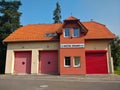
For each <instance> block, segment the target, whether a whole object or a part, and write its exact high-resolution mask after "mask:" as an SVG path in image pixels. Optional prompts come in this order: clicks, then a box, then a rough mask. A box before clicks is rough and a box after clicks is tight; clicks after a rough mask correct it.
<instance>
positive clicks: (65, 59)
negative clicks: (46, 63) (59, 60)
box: [64, 57, 71, 67]
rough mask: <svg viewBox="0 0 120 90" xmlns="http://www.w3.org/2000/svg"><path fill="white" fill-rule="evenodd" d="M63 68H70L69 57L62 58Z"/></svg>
mask: <svg viewBox="0 0 120 90" xmlns="http://www.w3.org/2000/svg"><path fill="white" fill-rule="evenodd" d="M64 66H65V67H70V66H71V61H70V57H65V58H64Z"/></svg>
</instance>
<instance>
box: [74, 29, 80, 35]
mask: <svg viewBox="0 0 120 90" xmlns="http://www.w3.org/2000/svg"><path fill="white" fill-rule="evenodd" d="M73 37H80V30H79V28H73Z"/></svg>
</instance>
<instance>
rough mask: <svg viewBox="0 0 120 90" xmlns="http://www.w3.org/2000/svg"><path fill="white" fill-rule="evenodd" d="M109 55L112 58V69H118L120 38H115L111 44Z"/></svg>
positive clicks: (119, 65)
mask: <svg viewBox="0 0 120 90" xmlns="http://www.w3.org/2000/svg"><path fill="white" fill-rule="evenodd" d="M111 54H112V57H113V63H114V69H115V70H116V69H118V67H120V38H119V36H116V38H115V39H114V40H113V41H112V42H111Z"/></svg>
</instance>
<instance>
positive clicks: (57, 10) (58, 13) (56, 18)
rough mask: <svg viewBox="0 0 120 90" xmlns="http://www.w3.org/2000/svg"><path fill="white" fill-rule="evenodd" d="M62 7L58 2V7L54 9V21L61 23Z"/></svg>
mask: <svg viewBox="0 0 120 90" xmlns="http://www.w3.org/2000/svg"><path fill="white" fill-rule="evenodd" d="M61 18H62V17H61V8H60V5H59V3H58V2H57V3H56V8H55V10H54V11H53V20H54V23H60V22H61Z"/></svg>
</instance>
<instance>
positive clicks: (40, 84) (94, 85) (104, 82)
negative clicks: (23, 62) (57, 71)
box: [0, 75, 120, 90]
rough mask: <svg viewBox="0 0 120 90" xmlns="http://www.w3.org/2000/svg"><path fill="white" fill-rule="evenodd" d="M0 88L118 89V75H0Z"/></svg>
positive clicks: (0, 89) (29, 89) (41, 89)
mask: <svg viewBox="0 0 120 90" xmlns="http://www.w3.org/2000/svg"><path fill="white" fill-rule="evenodd" d="M0 90H120V76H118V75H80V76H70V75H66V76H58V75H0Z"/></svg>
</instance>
